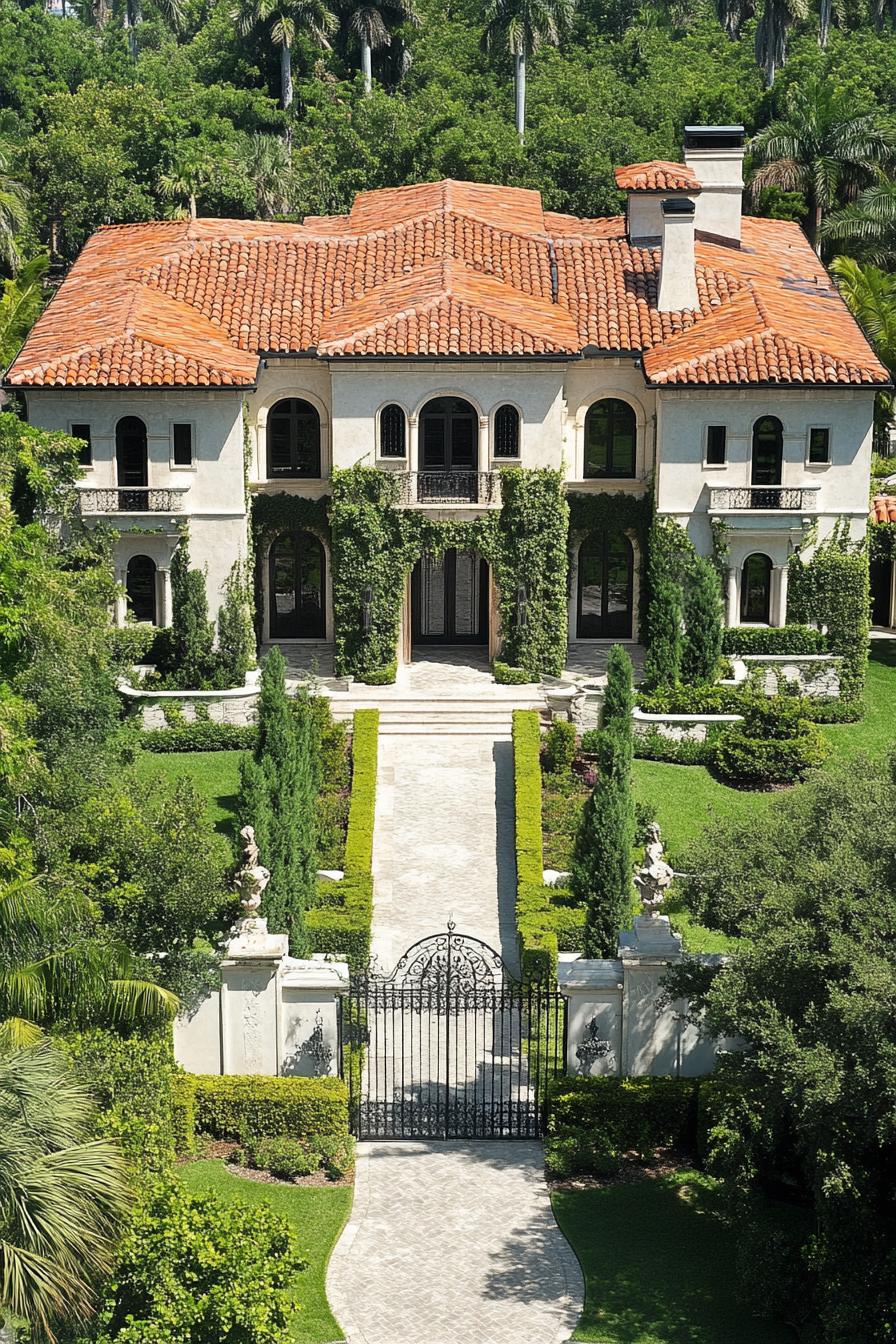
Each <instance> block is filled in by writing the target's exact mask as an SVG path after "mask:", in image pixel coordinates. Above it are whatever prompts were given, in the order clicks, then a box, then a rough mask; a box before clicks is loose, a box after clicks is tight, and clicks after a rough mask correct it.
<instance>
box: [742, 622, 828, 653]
mask: <svg viewBox="0 0 896 1344" xmlns="http://www.w3.org/2000/svg"><path fill="white" fill-rule="evenodd" d="M829 652H830V645H829V644H828V639H827V636H826V635H825V634H823V633H822V631H821V630H816V628H815V626H813V625H778V626H769V627H768V628H763V629H758V628H754V627H752V626H746V627H744V626H739V625H734V626H729V628H728V629H727V630H724V631H723V632H722V653H726V654H737V653H789V654H794V655H796V654H800V653H829Z"/></svg>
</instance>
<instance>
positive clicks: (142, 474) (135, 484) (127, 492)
mask: <svg viewBox="0 0 896 1344" xmlns="http://www.w3.org/2000/svg"><path fill="white" fill-rule="evenodd" d="M115 469H116V473H117V477H118V487H119V491H120V492H121V493H120V494H119V496H118V502H119V508H121V509H123V510H125V511H134V512H137V513H142V512H145V511H146V510H147V509H148V508H149V492H148V490H147V489H146V487H147V486H148V485H149V461H148V454H147V448H146V426H145V425H144V423H143V421H142V420H140V419H139V418H138V417H137V416H136V415H126V416H125V417H124V419H123V420H119V422H118V424H117V425H116V427H115ZM141 487H142V488H141Z"/></svg>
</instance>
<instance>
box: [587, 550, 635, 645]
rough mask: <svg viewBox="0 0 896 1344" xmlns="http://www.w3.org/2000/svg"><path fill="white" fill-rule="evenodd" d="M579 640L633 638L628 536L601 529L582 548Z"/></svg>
mask: <svg viewBox="0 0 896 1344" xmlns="http://www.w3.org/2000/svg"><path fill="white" fill-rule="evenodd" d="M578 571H579V576H578V610H577V616H576V636H577V638H579V639H631V635H632V606H633V573H634V568H633V563H632V548H631V543H630V542H629V540H628V538H627V537H624V536H622V535H620V534H618V533H617V534H616V535H615V536H611V535H608V534H607V533H605V532H597V533H594V534H593V535H592V536H590V537H588V538H587V540H585V541H584V542H583V543H582V545H581V547H580V549H579V565H578Z"/></svg>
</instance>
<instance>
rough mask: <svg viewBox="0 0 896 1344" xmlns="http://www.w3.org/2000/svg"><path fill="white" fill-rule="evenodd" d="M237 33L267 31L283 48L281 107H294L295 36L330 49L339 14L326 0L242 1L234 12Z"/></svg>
mask: <svg viewBox="0 0 896 1344" xmlns="http://www.w3.org/2000/svg"><path fill="white" fill-rule="evenodd" d="M231 14H232V17H233V20H234V23H235V24H236V27H237V31H238V32H239V33H241V34H243V36H248V35H249V34H250V33H252V32H253V31H254V30H255V29H256V28H266V29H267V31H268V33H269V35H270V38H271V41H272V42H273V43H274V45H275V46H277V47H279V49H280V106H281V107H282V108H283V110H284V111H286V112H288V111H289V109H290V108H291V107H292V100H293V78H292V52H293V46H294V44H295V40H296V37H297V36H298V35H300V34H301V35H302V36H304V37H306V38H308V40H309V41H310V42H312V43H313V44H314V46H316V47H320V48H321V50H323V51H328V50H329V49H330V38H331V37H332V35H333V33H334V32H335V31H336V28H337V27H338V20H337V18H336V15H335V14H334V13H333V11H332V10H331V9H329V8H328V6H327V5H326V3H325V0H241V3H240V4H239V5H237V6H236V7H235V8H234V9H233V10H232V11H231Z"/></svg>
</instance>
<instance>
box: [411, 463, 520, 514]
mask: <svg viewBox="0 0 896 1344" xmlns="http://www.w3.org/2000/svg"><path fill="white" fill-rule="evenodd" d="M393 474H394V476H395V479H396V481H397V486H398V495H397V503H399V504H478V505H480V506H484V505H490V504H491V505H497V504H500V503H501V484H500V478H499V476H498V473H497V472H496V471H401V472H394V473H393Z"/></svg>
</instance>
